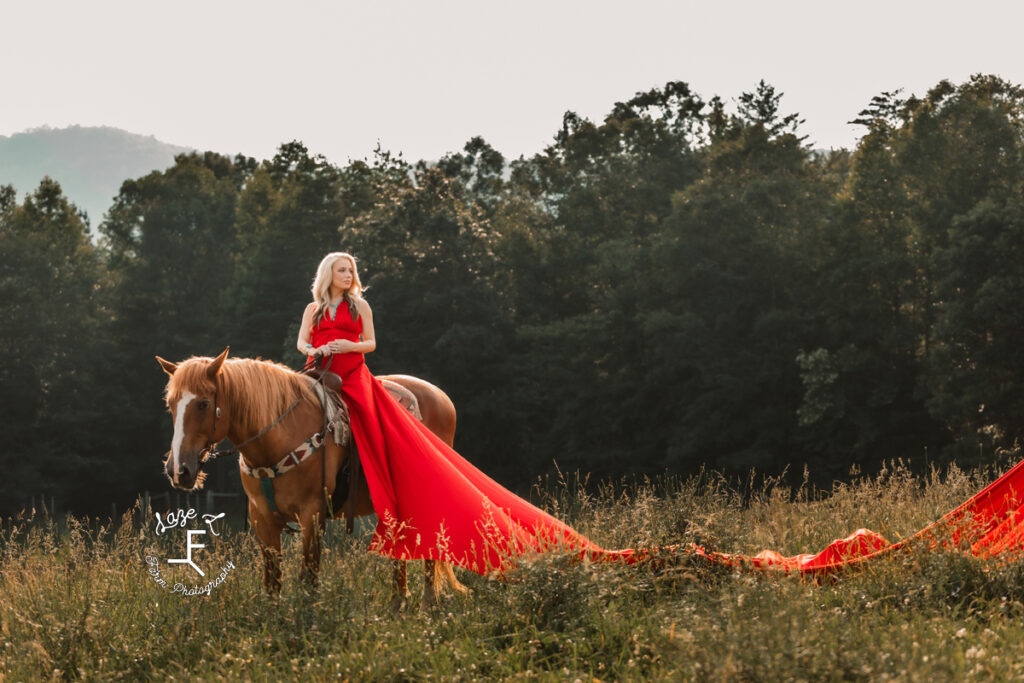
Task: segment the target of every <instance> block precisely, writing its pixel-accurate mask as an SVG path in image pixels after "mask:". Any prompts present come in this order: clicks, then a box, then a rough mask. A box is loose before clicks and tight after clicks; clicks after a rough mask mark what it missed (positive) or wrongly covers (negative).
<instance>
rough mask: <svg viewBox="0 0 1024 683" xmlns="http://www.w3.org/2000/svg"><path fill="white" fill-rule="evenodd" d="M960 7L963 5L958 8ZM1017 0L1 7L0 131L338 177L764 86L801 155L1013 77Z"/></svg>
mask: <svg viewBox="0 0 1024 683" xmlns="http://www.w3.org/2000/svg"><path fill="white" fill-rule="evenodd" d="M968 8H969V9H968ZM1022 8H1024V3H1019V2H1015V1H1013V0H1001V1H998V2H996V1H991V0H980V1H975V2H973V3H965V2H949V1H946V0H941V1H936V0H931V1H929V2H921V1H917V0H886V1H885V2H879V1H876V0H861V2H857V3H850V2H843V3H839V2H834V1H831V2H830V1H829V0H813V1H796V0H792V1H790V0H781V1H777V2H764V1H763V0H762V1H760V2H747V1H746V0H744V1H743V2H709V1H708V0H704V1H703V2H685V1H682V0H677V1H675V2H643V1H635V2H630V3H626V2H621V1H619V2H606V1H605V0H589V1H587V2H559V1H558V0H546V1H543V2H538V1H535V0H520V1H518V2H502V3H490V2H486V1H485V0H475V1H470V0H452V1H449V2H434V1H431V0H402V1H400V2H392V1H387V0H360V1H359V2H349V1H342V0H334V1H326V0H323V1H315V2H314V1H304V0H294V1H292V2H284V1H282V0H277V1H275V2H269V1H265V0H244V1H237V0H201V1H197V0H175V2H169V1H165V2H154V1H152V0H110V1H108V0H91V1H89V2H83V1H82V0H60V1H57V2H48V1H47V0H0V65H2V72H0V74H2V79H0V135H10V134H12V133H16V132H19V131H22V130H25V129H28V128H34V127H38V126H43V125H49V126H52V127H65V126H69V125H74V124H80V125H86V126H97V125H106V126H115V127H118V128H124V129H126V130H129V131H132V132H135V133H142V134H146V135H154V136H156V137H157V138H159V139H161V140H163V141H165V142H170V143H174V144H179V145H186V146H190V147H197V148H200V149H211V150H215V151H219V152H224V153H229V154H234V153H238V152H241V153H244V154H247V155H250V156H255V157H257V158H261V159H262V158H268V157H270V156H272V155H273V153H274V150H275V149H276V148H277V146H278V145H279V144H281V143H282V142H286V141H288V140H293V139H299V140H302V141H303V142H305V143H306V145H307V146H308V147H309V148H310V150H311V151H313V152H315V153H320V154H323V155H325V156H327V157H328V158H329V159H331V160H333V161H335V162H337V163H345V162H346V161H347V160H348V159H353V158H363V157H366V156H368V155H370V154H371V153H372V151H373V149H374V147H375V146H376V144H377V142H378V141H379V142H380V143H381V144H382V145H383V146H384V147H385V148H388V149H391V150H393V151H395V152H402V153H403V154H404V156H405V157H406V158H408V159H411V160H417V159H436V158H438V157H440V156H441V155H443V154H444V153H446V152H450V151H454V150H458V149H460V148H461V147H462V145H463V144H464V143H465V141H466V140H468V139H469V138H470V137H472V136H474V135H481V136H483V137H484V138H485V139H487V140H488V141H489V142H490V143H491V144H492V145H493V146H494V147H496V148H497V149H498V150H500V151H501V152H502V153H504V154H505V155H506V157H509V158H515V157H518V156H519V155H522V154H525V155H530V154H533V153H535V152H538V151H540V150H541V149H543V147H544V146H545V145H546V144H548V143H549V142H550V140H551V138H552V135H553V134H554V132H555V131H556V130H557V128H558V127H559V125H560V122H561V118H562V114H563V113H564V112H565V111H566V110H573V111H576V112H577V113H579V114H581V115H583V116H586V117H588V118H591V119H594V120H600V119H601V118H602V117H603V115H604V114H606V113H607V112H608V111H609V110H610V108H611V107H612V105H613V104H614V103H615V102H616V101H621V100H624V99H628V98H629V97H630V96H631V95H633V94H634V93H635V92H637V91H640V90H647V89H650V88H652V87H657V86H661V85H663V84H664V83H666V82H667V81H670V80H682V81H687V82H688V83H690V85H691V86H692V87H693V88H694V89H695V90H696V91H697V92H698V93H699V94H701V95H702V96H703V97H705V98H710V97H711V96H712V95H715V94H718V95H721V96H722V97H723V98H725V99H726V100H727V101H733V100H734V99H735V98H736V97H737V96H738V95H739V94H740V93H741V92H743V91H744V90H753V89H754V87H755V86H756V84H757V82H758V80H759V79H762V78H763V79H765V80H766V81H768V82H769V83H771V84H773V85H774V86H775V87H776V88H777V90H780V91H782V92H784V93H785V95H784V97H783V99H782V105H783V109H784V112H785V113H790V112H794V111H796V112H799V113H800V114H801V115H802V116H803V117H804V118H805V119H806V123H805V124H804V127H803V132H804V133H805V134H807V135H809V136H810V141H811V142H813V144H814V145H815V146H816V147H821V148H828V147H850V146H852V145H853V144H854V143H855V141H856V138H857V135H858V133H859V129H858V128H857V127H854V126H850V125H848V124H847V123H846V122H847V121H849V120H851V119H852V118H854V117H855V116H856V115H857V112H858V111H860V110H861V109H862V108H863V107H864V106H865V105H866V104H867V103H868V102H869V101H870V99H871V97H872V96H873V95H875V94H877V93H879V92H881V91H883V90H893V89H896V88H901V87H902V88H904V89H905V91H906V92H908V93H916V94H924V92H926V91H927V89H928V88H929V87H931V86H933V85H934V84H935V83H937V82H938V81H939V80H941V79H943V78H948V79H951V80H953V81H954V82H961V81H963V80H965V79H966V78H967V77H968V76H969V75H970V74H972V73H978V72H982V73H995V74H997V75H1000V76H1002V77H1003V78H1005V79H1007V80H1010V81H1012V82H1014V83H1021V82H1024V51H1022V50H1021V36H1020V31H1021V26H1022V20H1024V9H1022Z"/></svg>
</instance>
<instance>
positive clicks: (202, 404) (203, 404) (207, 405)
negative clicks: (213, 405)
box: [199, 398, 210, 410]
mask: <svg viewBox="0 0 1024 683" xmlns="http://www.w3.org/2000/svg"><path fill="white" fill-rule="evenodd" d="M209 408H210V402H209V401H208V400H207V399H205V398H204V399H203V400H202V401H199V410H208V409H209Z"/></svg>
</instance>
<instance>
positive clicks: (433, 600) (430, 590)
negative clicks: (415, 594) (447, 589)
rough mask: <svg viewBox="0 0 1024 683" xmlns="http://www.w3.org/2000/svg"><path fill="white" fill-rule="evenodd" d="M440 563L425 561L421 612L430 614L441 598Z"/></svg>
mask: <svg viewBox="0 0 1024 683" xmlns="http://www.w3.org/2000/svg"><path fill="white" fill-rule="evenodd" d="M438 564H439V563H438V562H435V561H434V560H423V597H422V598H421V599H420V610H422V611H424V612H428V611H430V610H432V609H434V608H435V607H437V603H438V601H439V598H440V597H441V576H440V573H439V572H438V570H439V569H440V567H438Z"/></svg>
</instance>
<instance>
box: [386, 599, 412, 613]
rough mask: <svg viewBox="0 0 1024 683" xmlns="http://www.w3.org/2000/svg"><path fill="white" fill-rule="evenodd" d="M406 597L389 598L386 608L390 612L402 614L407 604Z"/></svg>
mask: <svg viewBox="0 0 1024 683" xmlns="http://www.w3.org/2000/svg"><path fill="white" fill-rule="evenodd" d="M406 597H407V596H404V595H393V596H391V601H390V602H389V603H388V606H389V607H390V608H391V611H392V612H402V611H403V610H405V608H406V605H407V604H408V601H407V600H406Z"/></svg>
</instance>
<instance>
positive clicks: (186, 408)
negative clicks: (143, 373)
mask: <svg viewBox="0 0 1024 683" xmlns="http://www.w3.org/2000/svg"><path fill="white" fill-rule="evenodd" d="M227 357H228V349H224V351H223V352H222V353H221V354H220V355H219V356H217V357H216V358H212V359H211V358H190V359H188V360H186V361H184V362H182V363H179V364H175V363H172V362H170V361H166V360H164V359H163V358H161V357H160V356H157V357H156V360H157V362H158V363H160V367H162V368H163V369H164V372H166V373H167V374H168V375H169V376H170V379H169V380H168V381H167V389H166V391H165V392H164V398H165V400H166V402H167V410H168V412H170V414H171V421H172V422H173V423H174V437H173V438H172V440H171V450H170V451H169V452H168V453H167V455H166V458H165V460H164V472H166V473H167V478H168V479H170V480H171V484H173V485H174V486H175V487H176V488H179V489H185V490H189V491H190V490H193V489H196V488H201V487H202V485H203V479H204V478H205V477H206V475H205V473H202V472H201V469H202V464H203V463H202V457H203V453H204V452H205V451H206V449H207V448H209V447H210V446H212V445H213V444H215V443H217V442H219V441H221V440H222V439H224V438H225V436H226V434H227V429H228V427H227V422H228V421H227V420H226V419H221V412H222V408H221V405H220V404H219V403H218V400H217V399H218V393H219V392H218V386H219V381H218V380H219V378H218V375H219V374H220V370H221V366H222V365H223V364H224V359H225V358H227Z"/></svg>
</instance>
